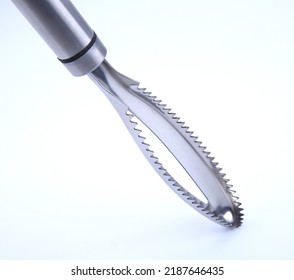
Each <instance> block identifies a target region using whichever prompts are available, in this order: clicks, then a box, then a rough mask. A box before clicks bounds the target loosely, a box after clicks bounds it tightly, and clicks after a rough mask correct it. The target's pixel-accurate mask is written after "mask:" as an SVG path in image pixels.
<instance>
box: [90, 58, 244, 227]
mask: <svg viewBox="0 0 294 280" xmlns="http://www.w3.org/2000/svg"><path fill="white" fill-rule="evenodd" d="M89 76H90V78H91V79H92V80H93V81H94V82H95V83H96V84H97V85H98V86H99V87H100V88H101V90H102V91H103V92H104V93H105V94H106V96H107V97H108V99H109V100H110V101H111V103H112V104H113V106H114V107H115V108H116V110H117V111H118V113H119V115H120V117H121V118H122V120H123V121H124V123H125V125H126V127H127V128H128V130H129V132H130V133H131V135H132V136H133V138H134V140H135V141H136V143H137V144H138V146H139V148H140V149H141V151H142V153H143V154H144V155H145V157H146V158H147V160H148V161H149V163H150V164H151V165H152V166H153V168H154V169H155V170H156V172H157V173H158V174H159V175H160V177H161V178H162V179H163V180H164V181H165V182H166V184H167V185H168V186H169V187H170V188H171V189H172V190H173V191H174V192H175V193H176V194H177V195H178V196H179V197H180V198H181V199H182V200H184V201H185V202H186V203H187V204H189V205H190V206H191V207H192V208H193V209H195V210H196V211H198V212H199V213H201V214H202V215H203V216H205V217H207V218H209V219H210V220H212V221H214V222H216V223H218V224H220V225H223V226H226V227H230V228H236V227H239V226H240V225H241V224H242V220H243V218H242V216H243V214H242V213H241V211H242V210H243V209H242V208H240V205H241V203H240V202H238V198H237V197H236V196H235V195H234V193H235V191H233V190H232V186H231V185H229V184H228V182H229V180H228V179H227V178H225V174H224V173H221V170H222V169H221V168H220V167H219V164H218V163H217V162H215V160H214V158H213V157H211V156H210V152H208V151H207V150H206V147H204V146H203V145H202V143H201V142H200V141H198V137H196V136H194V135H193V133H192V132H191V131H190V130H189V127H188V126H186V125H185V123H184V122H182V121H181V120H180V118H179V117H177V116H176V114H175V113H173V112H171V109H170V108H168V107H167V106H166V104H164V103H162V101H161V100H159V99H157V97H155V96H152V95H151V93H150V92H146V89H140V88H139V83H138V82H136V81H134V80H132V79H129V78H127V77H126V76H124V75H122V74H120V73H118V72H117V71H116V70H114V69H113V68H112V67H111V65H110V64H109V63H108V62H107V61H106V60H105V61H104V62H103V63H102V64H101V65H100V66H99V67H98V68H97V69H96V70H94V71H93V72H92V73H91V74H89ZM138 121H140V122H142V123H143V124H144V125H145V126H146V127H147V128H148V129H150V130H151V131H152V132H153V133H154V134H155V135H156V137H157V138H158V139H159V140H160V141H161V142H162V143H163V144H164V145H165V146H166V148H167V149H168V150H169V151H170V153H172V155H173V156H174V157H175V158H176V159H177V161H178V162H179V163H180V165H181V166H182V167H183V168H184V170H185V171H186V172H187V173H188V175H189V176H190V177H191V179H192V180H193V181H194V182H195V187H196V188H197V187H198V188H199V189H200V190H201V191H202V193H203V194H204V195H205V197H206V198H207V201H208V202H207V203H206V202H204V201H202V200H201V199H199V198H197V197H196V196H195V195H193V194H192V193H191V192H189V191H187V189H186V188H185V187H184V186H182V185H181V184H180V183H179V182H177V181H176V180H175V179H174V178H173V177H172V175H171V174H169V172H168V171H167V170H166V169H165V168H164V166H163V165H162V164H161V163H160V161H159V159H158V158H157V157H156V156H155V155H154V153H153V151H152V150H151V149H150V147H149V145H148V144H147V140H146V139H145V137H143V136H142V134H141V132H142V131H141V130H140V129H138Z"/></svg>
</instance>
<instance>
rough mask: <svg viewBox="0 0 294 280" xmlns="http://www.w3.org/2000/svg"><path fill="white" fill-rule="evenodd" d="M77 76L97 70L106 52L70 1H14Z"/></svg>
mask: <svg viewBox="0 0 294 280" xmlns="http://www.w3.org/2000/svg"><path fill="white" fill-rule="evenodd" d="M11 1H12V2H13V3H14V4H15V6H16V7H17V8H18V9H19V10H20V12H21V13H22V14H23V15H24V16H25V17H26V19H27V20H28V21H29V22H30V24H31V25H32V26H33V27H34V28H35V30H36V31H37V32H38V33H39V35H40V36H41V37H42V38H43V39H44V40H45V41H46V43H47V44H48V45H49V47H50V48H51V49H52V50H53V51H54V53H55V54H56V56H57V57H58V59H59V60H60V61H61V62H62V63H63V64H64V65H65V66H66V67H67V69H68V70H69V71H70V72H71V73H72V74H73V75H74V76H82V75H86V74H88V73H89V72H92V71H93V70H94V69H96V68H97V67H98V66H99V65H100V64H101V63H102V62H103V60H104V58H105V56H106V48H105V47H104V45H103V44H102V42H101V41H100V40H99V38H98V37H97V36H96V34H95V32H94V31H93V30H92V29H91V28H90V26H89V25H88V24H87V22H86V21H85V20H84V19H83V17H82V16H81V15H80V13H79V12H78V10H77V9H76V8H75V7H74V5H73V4H72V3H71V2H70V1H69V0H11Z"/></svg>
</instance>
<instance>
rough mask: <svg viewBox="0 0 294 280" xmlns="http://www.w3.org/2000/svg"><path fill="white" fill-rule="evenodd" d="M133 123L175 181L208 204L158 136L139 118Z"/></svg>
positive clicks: (134, 119) (135, 118)
mask: <svg viewBox="0 0 294 280" xmlns="http://www.w3.org/2000/svg"><path fill="white" fill-rule="evenodd" d="M132 121H134V122H136V123H137V124H138V125H137V127H136V128H137V129H140V130H141V131H142V133H141V134H140V135H141V136H143V137H145V138H146V141H145V142H146V143H147V144H149V145H150V147H149V149H150V150H152V151H153V152H154V156H156V157H157V158H158V161H159V162H160V163H161V164H162V165H163V167H164V168H165V169H166V170H167V172H168V173H169V174H170V175H171V176H172V177H173V179H174V180H176V181H177V182H178V183H179V184H180V185H181V186H182V187H183V188H185V189H186V190H187V191H188V192H189V193H191V194H192V195H194V196H195V197H197V198H198V199H199V200H201V201H202V202H204V203H208V200H207V198H206V197H205V196H204V194H203V193H202V191H201V190H200V189H199V187H198V185H197V184H196V183H195V182H194V181H193V180H192V178H191V177H190V175H189V174H188V173H187V172H186V170H185V169H184V168H183V166H182V165H181V164H180V163H179V162H178V160H177V159H176V158H175V157H174V155H173V154H172V153H171V152H170V151H169V150H168V149H167V147H166V146H165V145H164V144H163V143H162V142H161V141H160V140H159V139H158V138H157V136H156V135H155V134H154V133H153V132H152V131H151V130H150V129H149V128H148V127H147V126H146V125H145V124H144V123H142V122H141V121H140V120H139V119H138V118H137V117H134V118H133V119H132Z"/></svg>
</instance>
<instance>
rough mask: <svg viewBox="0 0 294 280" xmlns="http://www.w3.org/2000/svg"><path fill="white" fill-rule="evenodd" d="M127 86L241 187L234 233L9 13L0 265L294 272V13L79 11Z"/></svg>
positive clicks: (208, 5)
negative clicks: (237, 265)
mask: <svg viewBox="0 0 294 280" xmlns="http://www.w3.org/2000/svg"><path fill="white" fill-rule="evenodd" d="M74 3H75V4H76V6H77V8H78V9H79V10H80V12H81V13H82V14H83V16H84V17H85V18H86V20H87V21H88V22H89V24H90V25H91V26H92V28H93V29H94V30H95V31H96V33H97V34H98V36H99V37H100V39H101V40H102V42H104V44H105V45H106V47H107V49H108V55H107V59H108V61H109V62H110V63H111V64H113V66H114V67H115V68H117V69H118V70H120V71H121V72H122V73H124V74H126V75H128V76H130V77H132V78H134V79H135V80H139V81H140V82H141V83H142V86H143V87H147V88H148V90H151V91H152V92H153V93H154V95H157V96H159V97H160V98H161V99H163V100H164V101H165V102H167V104H168V105H169V106H170V107H171V108H172V109H173V111H175V112H177V113H178V115H179V116H180V117H181V118H182V119H183V120H184V121H186V122H187V124H188V125H190V126H191V128H192V129H193V130H194V131H195V134H197V135H199V136H200V139H201V140H203V142H204V144H205V145H206V146H207V147H208V150H210V151H211V152H212V155H214V156H215V157H216V159H217V160H218V161H219V162H220V166H222V167H223V168H224V171H225V172H226V173H227V174H228V178H231V182H232V183H233V184H234V186H235V190H236V191H237V195H238V196H240V201H241V202H242V203H243V207H244V208H245V210H244V214H245V217H244V224H243V226H242V227H241V228H239V229H236V230H227V229H225V228H222V227H220V226H218V225H216V224H214V223H212V222H210V221H209V220H207V219H205V218H204V217H202V216H201V215H199V214H198V213H197V212H195V211H194V210H193V209H191V208H189V207H188V206H186V205H185V204H184V203H183V202H182V201H180V199H178V197H177V196H176V195H175V194H173V193H172V192H171V191H170V190H169V188H168V187H167V186H166V185H165V184H164V182H163V181H162V180H161V179H160V178H159V177H158V175H157V174H156V173H155V172H154V171H153V169H152V168H151V167H150V166H149V164H148V162H147V161H146V160H145V158H144V157H143V156H142V155H141V153H140V151H139V149H138V148H137V147H136V145H135V144H134V142H133V140H132V139H131V137H130V136H129V135H128V132H127V130H126V129H125V127H124V126H123V124H122V122H121V121H120V119H119V117H118V116H117V115H116V113H115V111H114V109H113V108H112V106H111V105H110V103H109V102H108V100H107V99H106V98H105V97H104V96H103V94H102V93H101V92H100V91H99V90H98V89H97V88H96V87H95V85H94V84H93V83H91V81H90V80H89V79H88V78H87V77H82V78H74V77H72V76H71V75H70V74H69V73H68V72H67V70H66V69H65V68H64V67H63V66H62V65H60V63H59V62H58V61H57V59H56V58H55V56H54V54H53V53H52V52H51V50H50V49H49V48H48V47H47V46H46V45H45V43H44V42H42V40H41V38H39V36H38V34H37V33H35V31H34V30H33V29H32V28H31V26H30V25H29V24H28V23H27V22H26V20H25V19H24V18H23V17H22V16H21V14H20V13H19V12H18V11H17V9H16V8H15V7H14V6H13V4H12V3H11V2H10V1H1V2H0V38H1V45H0V51H1V67H0V78H1V83H0V258H1V259H84V258H85V259H293V257H294V243H293V236H294V227H293V214H292V213H293V210H294V208H293V207H294V206H293V196H294V192H293V183H294V179H293V170H292V168H293V156H294V148H293V142H294V135H293V120H294V113H293V93H294V79H293V77H294V76H293V75H294V66H293V65H294V54H293V49H294V32H293V30H294V17H293V14H294V2H293V1H285V0H282V1H265V0H264V1H251V0H249V1H228V0H224V1H216V0H214V1H213V0H212V1H198V0H197V1H194V0H193V1H192V0H182V1H173V0H172V1H165V0H161V1H155V0H152V1H132V0H126V1H117V0H108V1H81V0H75V1H74Z"/></svg>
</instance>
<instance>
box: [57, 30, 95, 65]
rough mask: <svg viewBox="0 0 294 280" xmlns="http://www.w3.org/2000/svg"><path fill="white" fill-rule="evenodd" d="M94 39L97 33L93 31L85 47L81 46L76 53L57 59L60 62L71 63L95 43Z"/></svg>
mask: <svg viewBox="0 0 294 280" xmlns="http://www.w3.org/2000/svg"><path fill="white" fill-rule="evenodd" d="M96 39H97V35H96V33H95V32H94V35H93V38H92V39H91V41H90V43H89V44H88V45H87V46H86V47H85V48H83V49H82V50H81V51H80V52H78V53H77V54H75V55H74V56H72V57H70V58H66V59H60V58H58V59H59V61H60V62H62V63H71V62H73V61H75V60H77V59H79V58H80V57H82V56H83V55H84V54H85V53H86V52H87V51H88V50H89V49H91V48H92V46H93V45H94V44H95V42H96Z"/></svg>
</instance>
